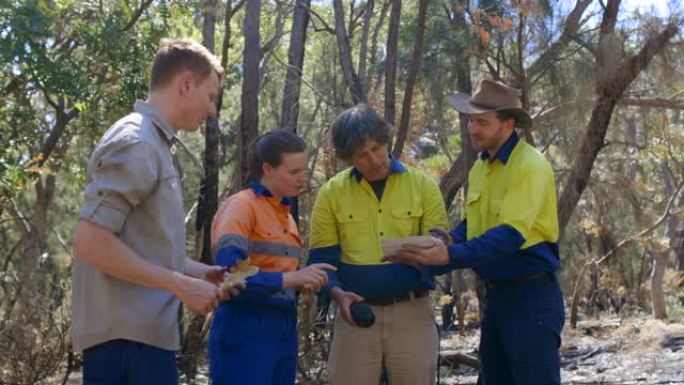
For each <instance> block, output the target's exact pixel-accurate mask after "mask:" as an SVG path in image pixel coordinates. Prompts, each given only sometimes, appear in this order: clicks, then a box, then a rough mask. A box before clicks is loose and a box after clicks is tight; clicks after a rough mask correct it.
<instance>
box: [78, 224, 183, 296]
mask: <svg viewBox="0 0 684 385" xmlns="http://www.w3.org/2000/svg"><path fill="white" fill-rule="evenodd" d="M74 256H75V257H76V258H78V259H80V260H82V261H84V262H87V263H89V264H91V265H93V266H95V267H96V268H98V269H100V270H102V271H103V272H104V273H106V274H108V275H111V276H112V277H115V278H118V279H120V280H123V281H127V282H132V283H135V284H138V285H142V286H146V287H150V288H154V289H161V290H167V291H172V292H173V291H174V288H175V287H177V286H178V280H179V279H181V278H182V274H180V273H178V272H174V271H172V270H169V269H166V268H164V267H161V266H158V265H155V264H152V263H150V262H148V261H146V260H144V259H142V258H140V257H139V256H138V255H137V254H136V253H135V252H134V251H133V250H131V249H130V248H129V247H128V246H127V245H126V244H125V243H123V242H122V241H121V240H120V239H119V238H118V237H116V236H115V235H114V234H113V233H112V232H110V231H109V230H106V229H104V228H102V227H100V226H98V225H96V224H94V223H92V222H88V221H83V220H82V221H80V222H79V223H78V225H77V227H76V233H75V235H74Z"/></svg>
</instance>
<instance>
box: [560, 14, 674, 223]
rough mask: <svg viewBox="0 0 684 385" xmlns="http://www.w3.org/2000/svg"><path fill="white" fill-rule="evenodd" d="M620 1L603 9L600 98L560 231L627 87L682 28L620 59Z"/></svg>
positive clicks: (564, 200) (567, 190) (563, 199)
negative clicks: (617, 23)
mask: <svg viewBox="0 0 684 385" xmlns="http://www.w3.org/2000/svg"><path fill="white" fill-rule="evenodd" d="M619 3H620V2H619V0H610V1H608V2H607V4H606V7H605V10H604V14H603V20H602V22H601V28H600V36H599V47H598V53H597V63H596V64H597V66H596V67H597V76H596V78H597V84H596V95H597V101H596V104H595V105H594V108H593V110H592V113H591V118H590V120H589V124H587V130H586V133H585V134H584V138H583V139H582V144H581V146H580V148H579V149H578V150H577V151H576V152H575V153H576V154H577V157H576V158H575V160H574V166H573V167H572V171H571V172H570V176H569V177H568V180H567V181H566V183H565V186H564V188H563V192H562V194H561V196H560V198H559V200H558V213H559V215H558V217H559V218H558V222H559V226H560V229H561V233H562V232H563V231H564V229H565V227H566V226H567V224H568V222H569V221H570V217H571V216H572V213H573V211H574V210H575V207H576V206H577V203H578V202H579V199H580V197H581V195H582V193H583V192H584V190H585V189H586V187H587V184H588V183H589V176H590V174H591V170H592V168H593V165H594V161H595V160H596V157H597V156H598V153H599V151H601V149H602V148H603V145H604V139H605V137H606V132H607V131H608V125H609V124H610V119H611V117H612V115H613V111H614V110H615V105H616V104H617V102H618V101H619V100H620V98H621V97H622V95H623V93H624V92H625V90H626V89H627V87H629V85H630V84H631V83H632V82H633V81H634V79H636V77H637V76H638V75H639V73H641V71H642V70H644V68H646V66H647V65H648V64H649V63H650V61H651V59H653V57H654V56H655V55H656V54H657V53H658V52H660V50H662V49H663V47H664V46H665V44H667V42H669V41H670V39H671V38H672V37H673V36H674V35H675V34H676V33H677V32H678V30H679V28H678V26H677V25H675V24H669V25H668V26H666V27H665V28H664V29H663V30H661V31H660V32H658V33H656V34H654V35H652V36H651V37H650V38H648V39H647V40H646V42H645V43H644V45H643V46H642V48H641V50H640V51H639V53H638V54H636V55H633V56H630V57H626V58H624V59H622V60H619V57H618V55H619V53H618V52H616V51H617V49H618V48H619V47H618V46H619V45H618V42H616V37H615V34H614V29H615V23H616V21H617V13H618V7H619ZM609 62H610V64H608V63H609Z"/></svg>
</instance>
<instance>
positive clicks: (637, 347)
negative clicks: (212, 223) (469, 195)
mask: <svg viewBox="0 0 684 385" xmlns="http://www.w3.org/2000/svg"><path fill="white" fill-rule="evenodd" d="M478 340H479V332H478V330H477V328H475V327H473V328H471V329H468V330H466V331H465V332H464V333H458V332H450V333H442V335H441V344H440V349H441V351H442V353H446V352H458V353H463V354H468V355H470V356H477V345H478ZM561 358H562V372H561V377H562V383H563V384H566V385H575V384H576V385H580V384H582V385H588V384H596V385H598V384H607V385H628V384H629V385H632V384H643V385H656V384H658V385H661V384H670V385H674V384H679V385H684V324H678V323H666V322H662V321H657V320H652V319H650V317H648V316H642V317H631V318H626V319H614V318H611V319H601V320H595V321H584V322H580V323H579V324H578V327H577V329H571V328H570V327H568V326H567V325H566V328H565V329H564V331H563V343H562V347H561ZM476 382H477V372H476V371H475V370H474V369H472V368H470V367H467V366H462V365H459V366H456V367H453V366H449V365H446V364H444V365H442V367H441V370H440V376H439V384H440V385H453V384H476ZM81 383H82V380H81V375H80V373H72V374H71V376H70V378H69V381H68V382H67V384H70V385H77V384H81ZM196 383H197V384H198V385H208V384H209V380H208V378H207V368H206V367H202V368H201V370H200V373H199V375H198V377H197V382H196ZM312 385H324V384H312Z"/></svg>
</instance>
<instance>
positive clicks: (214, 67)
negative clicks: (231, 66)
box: [150, 39, 223, 91]
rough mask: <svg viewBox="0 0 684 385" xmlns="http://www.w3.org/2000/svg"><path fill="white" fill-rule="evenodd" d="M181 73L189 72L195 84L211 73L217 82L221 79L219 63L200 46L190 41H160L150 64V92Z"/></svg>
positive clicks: (221, 72) (221, 70) (221, 73)
mask: <svg viewBox="0 0 684 385" xmlns="http://www.w3.org/2000/svg"><path fill="white" fill-rule="evenodd" d="M182 71H191V72H192V73H193V74H195V75H196V76H197V82H201V81H203V80H204V79H206V78H207V77H208V76H209V75H210V74H211V71H214V72H216V74H217V75H218V77H219V80H220V79H221V78H222V77H223V68H222V67H221V63H220V62H219V61H218V59H217V58H216V56H214V54H212V53H211V52H209V50H208V49H206V48H205V47H204V46H203V45H202V44H200V43H198V42H196V41H195V40H192V39H162V41H161V46H160V47H159V50H158V51H157V55H156V56H155V58H154V63H153V64H152V74H151V76H150V90H151V91H152V90H155V89H158V88H160V87H163V86H165V85H167V84H168V83H169V82H170V81H171V79H173V77H174V76H176V75H178V74H179V73H180V72H182Z"/></svg>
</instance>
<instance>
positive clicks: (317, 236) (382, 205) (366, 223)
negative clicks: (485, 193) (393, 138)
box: [308, 159, 447, 299]
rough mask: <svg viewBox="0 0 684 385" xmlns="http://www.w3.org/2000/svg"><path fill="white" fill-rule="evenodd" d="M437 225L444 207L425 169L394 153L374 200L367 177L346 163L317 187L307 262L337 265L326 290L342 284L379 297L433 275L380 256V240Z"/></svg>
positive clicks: (443, 221)
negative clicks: (414, 165)
mask: <svg viewBox="0 0 684 385" xmlns="http://www.w3.org/2000/svg"><path fill="white" fill-rule="evenodd" d="M435 226H439V227H442V228H445V227H446V226H447V218H446V210H445V208H444V201H443V199H442V195H441V193H440V191H439V187H438V186H437V183H435V181H434V180H432V179H430V178H429V177H428V176H427V175H425V174H423V173H422V172H419V171H417V170H415V169H413V168H408V167H405V166H404V165H403V164H401V163H400V162H399V161H397V160H395V159H392V164H391V167H390V175H389V176H388V178H387V182H386V185H385V189H384V191H383V194H382V196H381V199H380V200H378V198H377V197H376V195H375V192H374V191H373V188H372V187H371V185H370V184H369V183H368V181H366V180H365V179H364V178H361V177H360V174H359V173H358V171H355V170H354V169H353V168H349V169H347V170H344V171H342V172H340V173H339V174H337V175H336V176H334V177H333V178H332V179H330V180H329V181H328V182H327V183H326V184H325V185H324V186H323V187H321V189H320V190H319V192H318V196H317V198H316V203H315V205H314V208H313V212H312V218H311V235H310V236H311V238H310V257H309V261H308V263H316V262H326V263H332V264H334V265H336V266H337V267H338V271H337V273H329V277H330V283H329V285H328V286H327V287H326V288H325V289H324V292H327V291H328V290H329V289H330V288H331V287H332V286H336V285H342V286H343V287H345V289H347V290H352V291H355V292H357V293H358V294H360V295H362V296H364V297H366V298H367V299H379V298H388V297H390V298H391V297H396V296H400V295H406V294H407V293H408V292H410V291H411V290H416V289H420V288H426V287H427V288H431V287H433V286H434V282H433V281H432V277H431V276H430V277H427V276H425V275H424V274H423V275H421V274H420V273H418V272H417V271H416V270H415V269H413V268H411V267H409V266H406V265H399V264H394V263H389V262H381V258H382V256H383V253H382V248H381V241H382V240H383V239H397V238H404V237H408V236H414V235H423V234H427V232H428V230H429V229H430V228H431V227H435ZM338 278H339V280H338Z"/></svg>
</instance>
